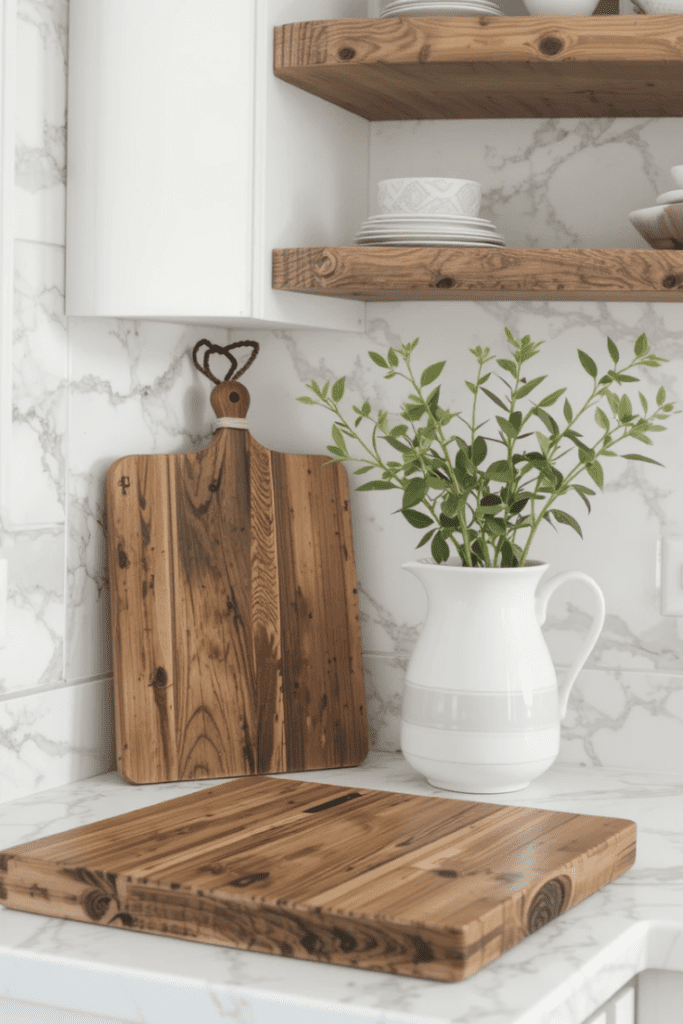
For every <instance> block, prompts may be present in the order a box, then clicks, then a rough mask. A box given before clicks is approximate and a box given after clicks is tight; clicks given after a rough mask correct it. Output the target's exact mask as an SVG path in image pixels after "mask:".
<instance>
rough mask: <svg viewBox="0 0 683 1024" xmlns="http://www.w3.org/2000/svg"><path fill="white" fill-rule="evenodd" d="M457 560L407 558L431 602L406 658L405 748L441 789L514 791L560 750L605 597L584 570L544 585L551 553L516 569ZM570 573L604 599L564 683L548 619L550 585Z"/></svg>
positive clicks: (598, 598) (597, 598)
mask: <svg viewBox="0 0 683 1024" xmlns="http://www.w3.org/2000/svg"><path fill="white" fill-rule="evenodd" d="M454 562H455V560H454V559H453V560H449V562H447V563H442V564H441V565H437V564H436V563H435V562H432V561H428V560H425V561H419V562H407V563H406V564H405V565H404V566H402V568H403V569H407V570H408V572H411V573H412V574H413V575H414V576H417V578H418V579H419V580H420V582H421V583H422V585H423V586H424V588H425V590H426V591H427V598H428V602H429V607H428V612H427V618H426V620H425V624H424V627H423V629H422V633H421V634H420V637H419V639H418V641H417V643H416V645H415V649H414V651H413V654H412V657H411V659H410V662H409V664H408V671H407V677H406V686H405V693H404V697H403V713H402V716H401V749H402V751H403V756H404V757H405V759H406V760H407V761H408V763H409V764H411V765H412V766H413V768H415V769H417V771H419V772H420V773H421V774H422V775H424V776H426V778H427V780H428V781H429V782H430V783H431V784H432V786H436V787H437V788H438V789H450V790H454V791H456V792H459V793H510V792H512V791H514V790H517V789H524V788H525V787H526V786H528V785H529V783H530V782H531V781H532V780H533V779H535V778H537V777H538V776H539V775H542V774H543V772H544V771H546V769H547V768H549V767H550V765H551V764H552V763H553V761H554V760H555V758H556V757H557V754H558V751H559V748H560V722H561V721H562V719H563V718H564V716H565V714H566V711H567V700H568V698H569V692H570V690H571V688H572V685H573V683H574V680H575V679H576V677H577V676H578V674H579V672H580V670H581V668H582V667H583V665H584V663H585V661H586V659H587V657H588V655H589V654H590V652H591V651H592V649H593V647H594V646H595V642H596V640H597V639H598V636H599V635H600V631H601V629H602V626H603V623H604V621H605V601H604V598H603V595H602V591H601V590H600V587H599V586H598V585H597V583H596V582H595V580H593V579H591V577H590V576H587V575H586V574H585V573H583V572H574V571H572V572H561V573H559V575H557V576H554V577H553V578H552V579H549V580H546V581H545V582H543V583H541V584H540V586H539V581H540V579H541V577H542V576H543V574H544V573H545V572H546V570H547V569H548V566H547V565H546V564H545V563H543V562H528V563H527V564H526V565H525V566H523V567H522V568H516V569H512V568H509V569H488V568H476V569H475V568H470V567H469V566H463V565H461V564H460V562H459V561H458V562H457V563H456V564H453V563H454ZM569 580H580V581H581V582H582V583H585V584H586V585H587V586H588V587H590V589H591V590H592V592H593V595H594V597H595V603H596V606H597V607H596V611H595V615H594V618H593V622H592V625H591V628H590V630H589V632H588V636H587V637H586V639H585V641H584V643H583V645H582V647H581V650H580V651H579V653H578V655H577V657H576V659H575V661H574V664H573V665H572V667H571V669H570V670H569V673H568V675H567V678H566V679H565V681H564V682H563V683H562V686H561V687H559V688H558V684H557V677H556V675H555V669H554V666H553V663H552V661H551V658H550V652H549V650H548V647H547V645H546V642H545V640H544V638H543V634H542V632H541V626H542V625H543V623H544V621H545V616H546V608H547V606H548V601H549V599H550V596H551V594H552V593H553V592H554V591H555V590H556V589H557V587H559V586H561V585H562V584H563V583H567V582H569Z"/></svg>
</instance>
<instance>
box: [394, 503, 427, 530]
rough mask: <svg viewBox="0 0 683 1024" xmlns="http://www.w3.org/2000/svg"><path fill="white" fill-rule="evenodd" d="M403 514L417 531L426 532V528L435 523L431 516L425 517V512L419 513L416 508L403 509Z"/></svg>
mask: <svg viewBox="0 0 683 1024" xmlns="http://www.w3.org/2000/svg"><path fill="white" fill-rule="evenodd" d="M401 512H402V513H403V515H404V516H405V518H406V519H407V520H408V522H409V523H410V525H411V526H414V527H415V528H416V529H417V530H424V528H425V527H426V526H431V524H432V523H433V522H434V520H433V519H432V517H431V516H427V515H425V514H424V512H418V511H417V509H414V508H403V509H401Z"/></svg>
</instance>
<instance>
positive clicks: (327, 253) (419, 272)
mask: <svg viewBox="0 0 683 1024" xmlns="http://www.w3.org/2000/svg"><path fill="white" fill-rule="evenodd" d="M273 288H275V289H278V290H282V291H292V292H305V293H307V294H310V295H333V296H337V297H339V298H346V299H361V300H366V301H369V302H387V301H396V302H401V301H406V300H411V299H412V300H416V301H417V300H419V301H422V300H424V299H461V300H463V299H464V300H467V299H469V300H475V301H476V300H478V301H481V300H494V301H495V300H496V299H519V300H534V299H536V300H544V301H547V300H553V301H555V302H557V301H566V300H576V301H578V300H584V301H586V300H589V301H590V300H602V301H612V302H682V301H683V251H681V250H675V249H510V248H507V247H500V248H499V247H493V246H491V247H488V246H487V247H481V248H472V249H465V248H457V247H453V246H422V245H420V246H382V245H373V246H366V245H350V246H339V247H329V246H327V247H322V246H320V247H315V248H306V249H274V250H273Z"/></svg>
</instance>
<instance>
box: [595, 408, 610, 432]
mask: <svg viewBox="0 0 683 1024" xmlns="http://www.w3.org/2000/svg"><path fill="white" fill-rule="evenodd" d="M595 422H596V423H597V425H598V426H599V427H602V429H603V430H609V419H608V418H607V415H606V413H604V412H603V411H602V409H599V408H598V409H596V410H595Z"/></svg>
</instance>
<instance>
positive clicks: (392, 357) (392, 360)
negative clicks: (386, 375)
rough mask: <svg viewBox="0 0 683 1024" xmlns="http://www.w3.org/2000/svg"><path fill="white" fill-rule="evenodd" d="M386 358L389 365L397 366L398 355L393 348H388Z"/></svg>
mask: <svg viewBox="0 0 683 1024" xmlns="http://www.w3.org/2000/svg"><path fill="white" fill-rule="evenodd" d="M387 360H388V362H389V366H398V356H397V355H396V353H395V351H394V350H393V348H390V349H389V351H388V352H387Z"/></svg>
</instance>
